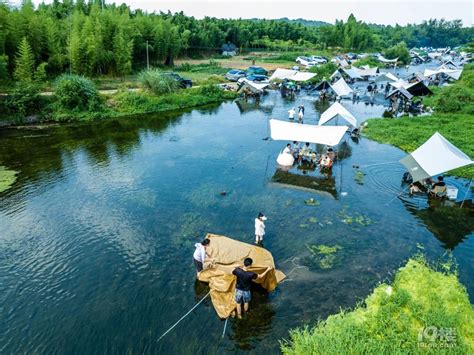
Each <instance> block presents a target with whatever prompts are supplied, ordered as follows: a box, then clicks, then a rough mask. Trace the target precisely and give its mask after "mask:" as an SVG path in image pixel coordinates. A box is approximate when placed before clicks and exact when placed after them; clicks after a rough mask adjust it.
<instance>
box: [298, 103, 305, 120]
mask: <svg viewBox="0 0 474 355" xmlns="http://www.w3.org/2000/svg"><path fill="white" fill-rule="evenodd" d="M303 118H304V106H303V105H301V106H300V107H298V122H299V123H303Z"/></svg>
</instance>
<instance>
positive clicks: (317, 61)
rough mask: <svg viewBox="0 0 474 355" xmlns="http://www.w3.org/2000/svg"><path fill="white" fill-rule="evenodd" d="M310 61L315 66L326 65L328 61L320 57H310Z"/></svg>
mask: <svg viewBox="0 0 474 355" xmlns="http://www.w3.org/2000/svg"><path fill="white" fill-rule="evenodd" d="M310 59H311V60H312V61H313V63H315V64H326V63H327V62H328V60H327V59H326V58H324V57H321V56H320V55H313V56H311V57H310Z"/></svg>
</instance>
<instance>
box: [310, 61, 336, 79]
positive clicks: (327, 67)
mask: <svg viewBox="0 0 474 355" xmlns="http://www.w3.org/2000/svg"><path fill="white" fill-rule="evenodd" d="M336 69H337V66H336V64H334V63H327V64H322V65H318V66H315V67H312V68H311V69H310V70H309V71H310V72H311V73H316V79H317V80H318V81H321V80H323V79H324V78H325V79H329V77H330V76H331V74H332V73H334V72H335V71H336Z"/></svg>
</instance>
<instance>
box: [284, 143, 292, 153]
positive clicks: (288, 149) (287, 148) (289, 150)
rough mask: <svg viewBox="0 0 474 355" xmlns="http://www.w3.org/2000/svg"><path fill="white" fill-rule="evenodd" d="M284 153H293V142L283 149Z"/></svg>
mask: <svg viewBox="0 0 474 355" xmlns="http://www.w3.org/2000/svg"><path fill="white" fill-rule="evenodd" d="M283 153H284V154H291V144H290V143H288V144H287V145H286V147H285V149H283Z"/></svg>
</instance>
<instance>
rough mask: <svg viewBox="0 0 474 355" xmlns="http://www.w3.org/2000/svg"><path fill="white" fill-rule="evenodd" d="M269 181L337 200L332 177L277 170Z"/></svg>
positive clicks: (334, 182) (334, 181)
mask: <svg viewBox="0 0 474 355" xmlns="http://www.w3.org/2000/svg"><path fill="white" fill-rule="evenodd" d="M271 181H272V182H274V183H278V184H282V185H284V186H289V187H296V188H302V189H309V190H311V191H316V192H319V193H323V194H327V195H329V196H332V197H333V198H335V199H337V190H336V179H335V178H334V177H332V176H331V177H326V176H314V175H300V174H294V173H292V172H290V171H282V170H279V169H277V170H276V171H275V174H273V177H272V178H271Z"/></svg>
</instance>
